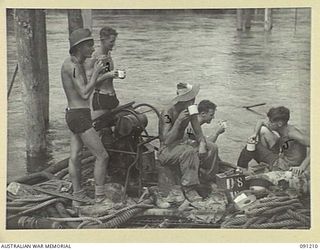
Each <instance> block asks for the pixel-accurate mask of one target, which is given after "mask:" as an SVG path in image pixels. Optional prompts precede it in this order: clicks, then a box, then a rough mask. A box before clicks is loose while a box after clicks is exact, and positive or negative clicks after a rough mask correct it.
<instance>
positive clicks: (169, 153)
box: [158, 83, 214, 202]
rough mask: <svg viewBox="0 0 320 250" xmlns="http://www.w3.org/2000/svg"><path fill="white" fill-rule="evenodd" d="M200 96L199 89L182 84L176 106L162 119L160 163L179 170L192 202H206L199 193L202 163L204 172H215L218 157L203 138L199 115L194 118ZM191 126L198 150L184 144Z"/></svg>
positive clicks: (183, 186)
mask: <svg viewBox="0 0 320 250" xmlns="http://www.w3.org/2000/svg"><path fill="white" fill-rule="evenodd" d="M198 92H199V86H198V85H194V86H192V85H190V84H186V83H179V84H178V85H177V94H178V95H177V96H176V97H175V98H174V99H173V101H172V106H170V107H168V108H167V109H165V110H164V111H163V112H162V113H161V116H160V119H159V136H160V150H159V154H158V158H159V161H160V163H161V164H162V165H163V166H165V167H177V166H178V167H179V169H180V172H181V181H180V183H181V186H182V189H183V191H184V194H185V196H186V198H187V199H188V200H189V201H191V202H192V201H196V200H201V199H202V198H201V197H200V196H199V194H198V193H197V192H196V190H195V188H196V186H197V185H198V184H199V183H200V182H199V166H200V159H201V163H202V165H204V166H205V167H204V169H211V168H212V164H213V163H212V162H213V157H214V154H213V153H212V151H213V150H214V149H213V148H212V147H211V144H209V143H207V142H206V140H205V137H204V136H203V134H202V130H201V127H200V124H199V121H198V117H197V112H195V113H194V114H192V113H193V112H192V113H191V108H190V107H189V106H192V104H194V101H195V97H196V95H197V94H198ZM188 108H189V111H188ZM189 123H191V125H192V128H193V130H194V131H195V139H196V141H197V145H196V147H195V146H191V145H188V144H187V143H186V141H185V140H184V134H185V129H186V128H187V126H188V124H189Z"/></svg>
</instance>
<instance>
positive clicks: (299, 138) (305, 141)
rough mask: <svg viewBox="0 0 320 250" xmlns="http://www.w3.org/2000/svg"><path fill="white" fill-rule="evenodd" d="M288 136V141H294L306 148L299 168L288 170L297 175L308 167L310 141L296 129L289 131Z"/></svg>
mask: <svg viewBox="0 0 320 250" xmlns="http://www.w3.org/2000/svg"><path fill="white" fill-rule="evenodd" d="M288 136H289V138H290V139H294V140H296V141H298V142H299V143H300V144H302V145H304V146H306V147H307V155H306V158H305V159H304V160H303V161H302V163H301V164H300V166H299V167H292V168H290V170H292V171H293V172H294V173H297V174H298V175H299V174H301V173H302V172H304V171H305V170H306V169H307V168H308V167H309V166H310V139H309V137H307V136H306V135H305V134H303V133H302V132H301V131H300V130H298V129H296V128H294V129H293V130H292V131H290V132H289V134H288Z"/></svg>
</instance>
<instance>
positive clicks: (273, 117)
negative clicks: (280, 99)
mask: <svg viewBox="0 0 320 250" xmlns="http://www.w3.org/2000/svg"><path fill="white" fill-rule="evenodd" d="M267 116H268V118H269V120H270V121H271V122H277V121H283V122H285V123H287V122H288V121H289V119H290V110H289V109H288V108H286V107H284V106H280V107H276V108H271V109H270V110H269V111H268V113H267Z"/></svg>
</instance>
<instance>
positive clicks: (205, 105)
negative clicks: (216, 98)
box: [198, 100, 217, 113]
mask: <svg viewBox="0 0 320 250" xmlns="http://www.w3.org/2000/svg"><path fill="white" fill-rule="evenodd" d="M216 108H217V105H216V104H214V103H213V102H211V101H209V100H202V101H201V102H200V103H199V104H198V111H199V113H201V112H209V109H213V110H214V111H215V110H216Z"/></svg>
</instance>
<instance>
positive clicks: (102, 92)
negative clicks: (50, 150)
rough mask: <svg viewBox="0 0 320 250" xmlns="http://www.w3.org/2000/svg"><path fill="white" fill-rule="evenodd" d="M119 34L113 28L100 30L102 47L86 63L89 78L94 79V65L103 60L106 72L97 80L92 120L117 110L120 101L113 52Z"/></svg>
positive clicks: (93, 98)
mask: <svg viewBox="0 0 320 250" xmlns="http://www.w3.org/2000/svg"><path fill="white" fill-rule="evenodd" d="M117 36H118V33H117V31H116V30H114V29H113V28H111V27H108V26H106V27H103V28H102V29H101V30H100V47H99V48H98V49H97V50H96V51H95V52H94V53H93V55H92V58H91V59H89V60H87V62H86V71H87V76H88V78H89V79H90V78H91V77H92V71H93V66H94V63H95V62H96V61H98V60H101V61H102V62H103V64H104V66H105V71H104V72H101V73H100V74H99V76H98V78H97V85H96V86H95V89H94V94H93V97H92V118H93V119H95V118H97V117H99V116H101V115H103V114H104V113H106V112H107V111H110V110H111V109H114V108H116V107H117V106H118V105H119V100H118V98H117V95H116V91H115V89H114V86H113V79H114V78H118V71H116V70H114V63H113V60H112V57H111V51H112V49H113V47H114V45H115V42H116V39H117Z"/></svg>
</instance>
